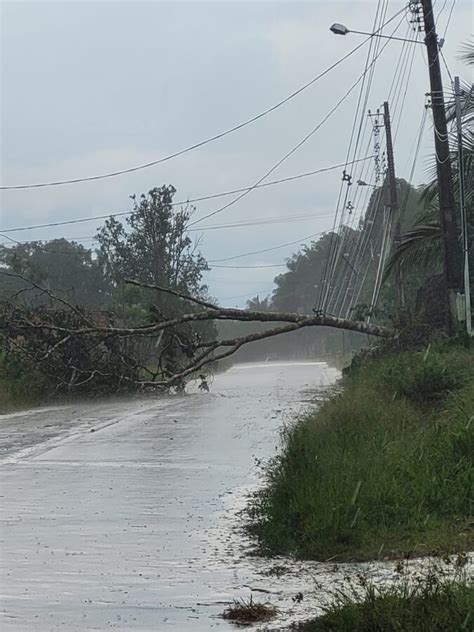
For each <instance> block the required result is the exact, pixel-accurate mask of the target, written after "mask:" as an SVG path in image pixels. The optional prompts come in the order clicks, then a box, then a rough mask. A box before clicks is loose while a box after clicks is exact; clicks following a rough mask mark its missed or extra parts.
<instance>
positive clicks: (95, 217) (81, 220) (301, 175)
mask: <svg viewBox="0 0 474 632" xmlns="http://www.w3.org/2000/svg"><path fill="white" fill-rule="evenodd" d="M371 158H373V156H365V157H364V158H359V159H358V160H356V161H354V163H351V164H355V163H356V162H363V161H364V160H370V159H371ZM345 164H346V163H340V164H337V165H331V166H330V167H323V168H321V169H316V170H314V171H307V172H305V173H299V174H297V175H295V176H289V177H287V178H280V179H279V180H272V181H270V182H263V183H261V184H259V185H257V186H254V187H243V188H240V189H233V190H231V191H224V192H222V193H213V194H211V195H203V196H201V197H197V198H192V199H187V200H182V201H180V202H172V203H171V204H170V206H173V207H174V206H183V205H186V204H192V203H194V202H202V201H204V200H212V199H215V198H218V197H224V196H226V195H233V194H235V193H240V192H242V191H248V190H251V189H253V188H255V189H257V188H263V187H269V186H274V185H276V184H282V183H284V182H292V181H294V180H300V179H301V178H307V177H309V176H314V175H317V174H319V173H326V172H327V171H333V170H335V169H340V168H341V167H344V166H345ZM132 213H133V211H121V212H119V213H107V214H105V215H93V216H89V217H81V218H78V219H69V220H61V221H58V222H48V223H45V224H35V225H31V226H20V227H18V228H4V229H0V230H1V232H3V233H15V232H19V231H24V230H36V229H39V228H53V227H55V226H66V225H69V224H82V223H84V222H92V221H94V220H98V219H108V218H109V217H121V216H124V215H131V214H132ZM204 228H207V227H203V228H201V229H193V230H204Z"/></svg>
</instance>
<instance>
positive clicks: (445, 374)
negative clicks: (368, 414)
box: [380, 347, 474, 404]
mask: <svg viewBox="0 0 474 632" xmlns="http://www.w3.org/2000/svg"><path fill="white" fill-rule="evenodd" d="M430 351H431V349H430V347H429V348H428V349H427V350H426V351H425V352H424V353H421V352H420V353H408V352H407V353H402V354H400V355H398V356H395V357H394V358H393V359H391V361H387V362H384V363H383V365H382V367H381V370H380V378H381V381H382V384H383V386H385V388H387V389H390V390H392V391H393V394H394V397H406V398H408V399H410V400H413V401H415V402H420V403H423V402H425V403H427V404H430V403H436V402H438V401H441V400H444V399H446V398H447V397H448V396H449V395H450V393H451V392H453V391H455V390H457V389H459V388H461V387H462V386H463V385H464V384H465V383H466V382H467V380H468V379H469V377H470V376H472V375H473V374H474V358H472V356H470V355H469V354H463V353H462V351H461V350H456V351H455V352H452V351H451V352H449V351H448V352H445V353H439V352H436V351H435V352H433V353H431V352H430ZM460 357H461V358H462V360H461V361H460Z"/></svg>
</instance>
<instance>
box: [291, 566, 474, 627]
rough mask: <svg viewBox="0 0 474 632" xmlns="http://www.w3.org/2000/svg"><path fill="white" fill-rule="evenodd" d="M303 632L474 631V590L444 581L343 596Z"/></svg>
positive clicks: (305, 624) (405, 584)
mask: <svg viewBox="0 0 474 632" xmlns="http://www.w3.org/2000/svg"><path fill="white" fill-rule="evenodd" d="M294 629H295V630H299V631H300V632H462V631H463V630H466V631H467V630H470V631H472V630H474V585H473V584H467V583H465V582H455V581H440V580H438V579H437V578H436V577H431V579H428V581H426V582H424V583H414V584H409V583H408V582H405V583H404V584H403V585H402V586H397V587H390V588H383V589H382V590H381V591H378V590H376V588H374V586H372V585H368V586H366V587H365V589H364V591H363V592H362V593H361V594H359V595H357V594H355V593H354V592H349V593H340V594H339V595H338V597H337V598H336V600H335V602H334V603H333V604H332V605H331V606H330V607H329V608H328V609H327V612H326V613H325V614H324V615H323V616H321V617H319V618H318V619H315V620H313V621H309V622H308V623H304V624H301V625H299V626H297V627H295V628H294Z"/></svg>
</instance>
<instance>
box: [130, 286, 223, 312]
mask: <svg viewBox="0 0 474 632" xmlns="http://www.w3.org/2000/svg"><path fill="white" fill-rule="evenodd" d="M125 283H128V284H129V285H136V286H138V287H144V288H147V289H150V290H157V291H158V292H164V293H165V294H171V295H172V296H177V297H178V298H182V299H184V300H185V301H190V302H191V303H196V305H201V307H207V308H208V309H219V308H218V306H217V305H214V304H213V303H208V302H206V301H203V300H202V299H200V298H194V297H193V296H188V295H187V294H182V293H181V292H178V290H173V289H171V288H169V287H161V286H159V285H153V284H152V283H143V282H142V281H136V280H135V279H125Z"/></svg>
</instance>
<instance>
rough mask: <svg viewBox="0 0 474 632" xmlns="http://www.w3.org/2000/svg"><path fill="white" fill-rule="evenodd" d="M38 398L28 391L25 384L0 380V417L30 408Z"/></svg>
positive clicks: (4, 379)
mask: <svg viewBox="0 0 474 632" xmlns="http://www.w3.org/2000/svg"><path fill="white" fill-rule="evenodd" d="M37 403H38V398H37V397H35V396H34V395H33V394H32V393H31V392H29V391H28V388H27V385H26V383H24V382H19V381H16V380H9V379H6V378H0V415H4V414H6V413H10V412H13V411H15V410H21V409H24V408H30V407H31V406H34V405H36V404H37Z"/></svg>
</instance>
